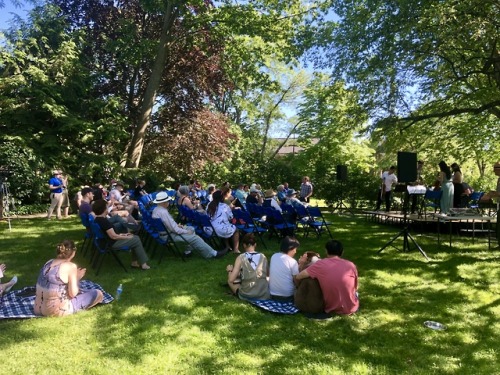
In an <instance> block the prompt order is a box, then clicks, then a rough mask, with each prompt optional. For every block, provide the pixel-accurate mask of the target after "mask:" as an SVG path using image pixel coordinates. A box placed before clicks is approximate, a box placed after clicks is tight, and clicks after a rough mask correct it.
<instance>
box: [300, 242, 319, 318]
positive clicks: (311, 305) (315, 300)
mask: <svg viewBox="0 0 500 375" xmlns="http://www.w3.org/2000/svg"><path fill="white" fill-rule="evenodd" d="M319 259H320V255H319V254H318V253H316V252H314V251H306V252H305V253H304V254H303V255H302V256H301V257H300V258H299V272H302V271H303V270H305V269H306V268H307V267H309V266H310V265H312V264H314V263H316V262H317V261H318V260H319ZM294 303H295V306H297V308H298V309H299V310H300V311H302V312H303V313H311V314H320V313H324V311H325V304H324V302H323V292H322V291H321V287H320V285H319V282H318V280H317V279H311V278H307V279H302V280H300V281H299V283H298V285H297V289H295V298H294Z"/></svg>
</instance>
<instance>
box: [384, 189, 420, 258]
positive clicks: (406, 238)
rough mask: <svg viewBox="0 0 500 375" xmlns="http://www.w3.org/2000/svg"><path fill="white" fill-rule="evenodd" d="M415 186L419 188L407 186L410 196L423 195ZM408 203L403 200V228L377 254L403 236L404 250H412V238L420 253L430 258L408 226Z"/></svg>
mask: <svg viewBox="0 0 500 375" xmlns="http://www.w3.org/2000/svg"><path fill="white" fill-rule="evenodd" d="M415 188H417V186H408V187H407V189H408V197H411V196H412V195H422V192H421V191H420V190H418V189H415ZM423 194H425V192H424V193H423ZM406 203H407V202H403V229H402V230H401V231H400V232H399V233H398V234H396V235H395V236H394V237H393V238H391V239H390V240H389V242H387V243H386V244H385V245H384V246H382V248H381V249H380V250H379V251H377V254H380V253H381V252H382V251H383V250H384V249H385V248H386V247H387V246H389V245H390V244H392V243H393V242H394V241H395V240H396V239H397V238H399V237H401V236H403V252H407V251H410V241H409V239H410V240H411V241H412V242H413V244H414V245H415V247H416V248H417V249H418V251H420V254H422V255H423V256H424V258H425V259H427V260H429V258H428V257H427V254H426V253H425V252H424V250H422V248H421V247H420V245H419V244H418V243H417V241H415V239H414V238H413V237H412V235H411V234H410V229H409V227H408V220H407V218H406V215H407V207H406Z"/></svg>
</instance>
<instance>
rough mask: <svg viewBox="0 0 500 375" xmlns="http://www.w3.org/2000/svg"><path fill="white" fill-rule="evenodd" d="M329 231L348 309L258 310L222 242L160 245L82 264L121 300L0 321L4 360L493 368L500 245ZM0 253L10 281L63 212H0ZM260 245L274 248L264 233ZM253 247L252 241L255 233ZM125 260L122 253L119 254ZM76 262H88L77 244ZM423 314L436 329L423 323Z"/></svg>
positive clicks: (49, 249) (189, 368)
mask: <svg viewBox="0 0 500 375" xmlns="http://www.w3.org/2000/svg"><path fill="white" fill-rule="evenodd" d="M331 219H332V221H334V223H335V226H334V228H333V233H334V236H335V237H336V238H338V239H340V240H341V241H342V242H343V243H344V246H345V249H346V252H345V257H346V258H347V259H350V260H351V261H353V262H354V263H355V264H356V265H357V267H358V271H359V275H360V279H359V292H360V299H361V310H360V311H359V312H358V313H357V314H355V315H354V316H351V317H343V316H338V317H335V318H333V319H331V320H329V321H323V322H317V321H311V320H308V319H306V318H304V317H303V316H302V315H300V314H297V315H294V316H281V315H274V314H270V313H266V312H264V311H261V310H258V309H256V308H254V307H252V306H251V305H249V304H246V303H244V302H241V301H239V300H237V299H235V298H234V297H231V296H229V295H227V294H226V293H225V292H226V291H227V289H226V288H225V287H222V286H221V285H220V284H221V283H223V282H224V281H225V277H226V272H225V266H226V264H228V263H230V262H232V261H233V260H234V255H230V256H227V257H225V258H224V259H221V260H210V261H207V260H204V259H201V258H199V257H196V256H195V257H193V258H191V259H189V260H188V261H187V262H186V263H183V262H182V261H180V260H178V259H175V258H172V257H170V256H168V257H166V258H164V261H163V262H162V263H161V264H160V265H158V264H157V262H156V261H155V260H153V261H152V262H151V264H152V265H154V266H155V268H154V269H153V270H150V271H148V272H141V271H135V270H130V271H129V272H128V273H125V272H124V271H123V270H122V269H121V268H119V266H118V265H117V264H116V263H115V262H114V260H112V259H108V261H107V262H106V263H105V264H104V265H103V269H102V271H101V274H100V275H99V276H98V277H96V276H95V274H94V272H93V271H92V270H88V272H87V277H88V278H90V279H92V280H94V281H96V282H98V283H100V284H101V285H102V286H103V287H104V288H105V289H106V290H108V291H109V292H111V293H113V294H114V291H115V290H116V287H117V286H118V284H119V283H123V287H124V291H123V294H122V299H121V300H120V301H118V302H113V303H112V304H110V305H106V306H100V307H97V308H94V309H92V310H90V311H85V312H82V313H79V314H77V315H73V316H68V317H64V318H43V319H30V320H9V321H0V330H1V332H2V335H1V336H2V343H1V345H0V353H1V358H2V360H1V362H0V363H1V364H0V368H1V369H2V370H3V371H2V372H3V373H12V374H28V373H29V374H54V373H74V374H156V373H158V374H225V373H227V374H236V373H238V374H281V373H286V374H500V370H499V368H500V361H499V350H500V349H499V345H498V339H499V337H500V335H499V334H500V320H499V317H500V284H499V280H500V267H499V252H498V249H497V250H490V251H489V250H488V249H487V244H486V243H485V242H484V239H483V240H482V241H477V240H476V242H475V243H474V244H473V243H472V240H471V239H470V238H465V237H460V238H455V239H454V242H453V247H452V248H449V247H448V246H446V245H445V244H443V242H442V244H441V247H439V248H438V246H437V240H436V236H435V234H432V233H424V234H423V235H418V236H417V241H418V243H419V244H420V245H421V246H422V247H423V248H424V250H425V251H426V253H427V255H428V256H429V257H430V258H431V260H430V261H426V260H425V259H424V258H423V257H422V256H421V254H420V253H419V252H418V251H411V252H409V253H408V252H405V253H403V252H400V251H398V248H402V242H401V241H399V240H398V241H396V243H395V246H396V248H394V247H388V248H387V249H385V250H384V251H383V253H382V254H381V255H377V250H378V249H380V248H381V247H382V246H383V245H384V244H385V243H386V242H387V241H388V240H389V239H390V238H391V237H392V236H393V235H394V234H395V233H397V231H398V228H395V227H391V226H382V225H379V224H375V223H369V222H366V221H364V219H362V218H352V217H344V216H341V217H339V216H337V215H335V216H333V217H331ZM0 234H1V237H0V262H3V263H7V265H8V270H7V276H6V277H9V276H11V275H13V274H14V273H16V274H17V275H18V276H19V278H20V281H19V284H18V287H23V286H26V285H33V284H34V283H35V282H36V278H37V275H38V271H39V269H40V268H41V266H42V265H43V263H44V262H45V261H46V260H48V259H50V258H51V257H52V256H53V254H54V249H55V244H56V243H57V242H58V241H60V240H62V239H65V238H69V239H75V240H80V239H82V238H83V227H81V224H80V223H79V221H78V220H77V219H76V218H74V219H70V220H65V221H62V222H57V221H51V222H47V221H46V220H43V219H30V220H28V219H16V220H13V221H12V231H11V232H9V230H8V227H7V225H6V223H4V222H2V223H0ZM299 240H300V241H301V243H302V246H301V248H300V249H299V253H300V254H301V253H302V252H303V251H306V250H316V251H318V252H320V253H321V254H323V252H324V251H323V246H324V242H325V241H326V237H325V236H323V238H322V239H320V240H317V239H316V238H309V239H302V238H301V237H300V236H299ZM267 244H268V247H269V248H270V250H269V251H264V253H266V255H268V258H269V257H270V256H271V255H272V253H273V250H276V249H277V248H278V242H277V241H276V240H274V239H272V240H268V241H267ZM259 249H260V250H261V251H262V250H263V246H261V245H260V246H259ZM123 256H124V257H123V259H124V261H126V262H127V263H128V261H129V258H128V254H123ZM76 261H77V263H79V264H80V265H83V266H88V264H87V261H86V260H85V259H83V257H82V255H81V254H79V255H78V256H77V258H76ZM426 320H436V321H439V322H441V323H444V324H446V325H447V327H448V329H447V330H446V331H433V330H430V329H428V328H425V327H424V326H423V322H424V321H426Z"/></svg>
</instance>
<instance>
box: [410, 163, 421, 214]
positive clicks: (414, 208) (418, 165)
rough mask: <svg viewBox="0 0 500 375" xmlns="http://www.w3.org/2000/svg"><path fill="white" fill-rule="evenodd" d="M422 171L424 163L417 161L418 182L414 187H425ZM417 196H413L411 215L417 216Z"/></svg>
mask: <svg viewBox="0 0 500 375" xmlns="http://www.w3.org/2000/svg"><path fill="white" fill-rule="evenodd" d="M422 169H424V162H423V161H422V160H419V161H417V180H416V181H415V182H414V184H413V185H424V178H423V176H422ZM417 198H418V196H417V195H412V196H411V213H412V214H415V213H416V212H417V200H418V199H417Z"/></svg>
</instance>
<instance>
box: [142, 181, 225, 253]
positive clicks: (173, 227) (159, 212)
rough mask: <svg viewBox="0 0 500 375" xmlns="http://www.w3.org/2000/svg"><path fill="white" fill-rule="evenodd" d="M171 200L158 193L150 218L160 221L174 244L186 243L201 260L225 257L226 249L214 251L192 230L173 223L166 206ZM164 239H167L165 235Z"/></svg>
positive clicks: (165, 195) (171, 198)
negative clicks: (196, 252)
mask: <svg viewBox="0 0 500 375" xmlns="http://www.w3.org/2000/svg"><path fill="white" fill-rule="evenodd" d="M173 200H174V198H173V197H169V196H168V194H167V193H165V192H164V191H161V192H159V193H158V194H157V195H156V199H155V200H154V201H153V203H156V204H157V206H156V207H155V209H154V210H153V214H152V217H153V218H155V219H156V218H158V219H161V221H162V222H163V225H164V226H165V229H166V230H167V231H168V233H169V234H170V236H171V237H172V239H173V240H174V242H187V243H188V244H189V245H188V249H189V250H191V249H192V250H195V251H198V252H199V253H200V255H201V256H202V257H203V258H222V257H223V256H224V255H226V254H227V249H226V250H222V251H215V250H214V249H212V247H211V246H210V245H209V244H207V243H206V242H205V241H203V239H202V238H201V237H200V236H198V235H197V234H195V233H194V228H192V227H187V226H186V227H185V226H182V225H179V224H177V223H176V222H175V221H174V219H173V218H172V215H170V213H169V212H168V206H169V204H170V202H171V201H173ZM164 237H167V234H165V235H164ZM188 253H190V251H189V252H188Z"/></svg>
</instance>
